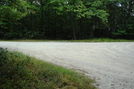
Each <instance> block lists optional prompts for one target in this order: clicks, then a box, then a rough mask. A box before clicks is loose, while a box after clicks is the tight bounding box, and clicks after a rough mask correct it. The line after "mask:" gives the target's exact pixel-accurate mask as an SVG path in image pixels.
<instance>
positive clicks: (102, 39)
mask: <svg viewBox="0 0 134 89" xmlns="http://www.w3.org/2000/svg"><path fill="white" fill-rule="evenodd" d="M0 41H17V42H51V41H56V42H134V40H127V39H111V38H94V39H83V40H38V39H18V40H0Z"/></svg>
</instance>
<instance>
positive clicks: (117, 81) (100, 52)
mask: <svg viewBox="0 0 134 89" xmlns="http://www.w3.org/2000/svg"><path fill="white" fill-rule="evenodd" d="M0 47H4V48H8V49H9V50H15V51H20V52H23V53H25V54H28V55H30V56H34V57H36V58H39V59H41V60H45V61H48V62H51V63H54V64H57V65H60V66H63V67H66V68H71V69H75V70H77V71H79V72H82V73H84V74H85V75H86V76H88V77H90V78H92V79H95V80H96V83H94V84H93V85H95V86H96V87H97V88H98V89H134V42H115V43H114V42H111V43H108V42H107V43H85V42H73V43H71V42H4V41H0Z"/></svg>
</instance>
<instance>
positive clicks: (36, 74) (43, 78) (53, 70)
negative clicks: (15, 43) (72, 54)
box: [0, 48, 96, 89]
mask: <svg viewBox="0 0 134 89" xmlns="http://www.w3.org/2000/svg"><path fill="white" fill-rule="evenodd" d="M0 61H1V62H0V89H96V88H95V87H94V86H92V85H91V83H92V82H93V80H90V79H89V78H87V77H85V76H83V75H82V74H79V73H76V72H73V71H72V70H68V69H65V68H62V67H59V66H56V65H52V64H50V63H47V62H44V61H41V60H37V59H35V58H33V57H28V56H26V55H23V54H22V53H18V52H8V51H7V50H5V49H2V48H0Z"/></svg>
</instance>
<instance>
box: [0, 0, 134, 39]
mask: <svg viewBox="0 0 134 89" xmlns="http://www.w3.org/2000/svg"><path fill="white" fill-rule="evenodd" d="M94 37H106V38H114V39H117V38H118V39H134V1H133V0H0V39H65V40H70V39H92V38H94Z"/></svg>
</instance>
